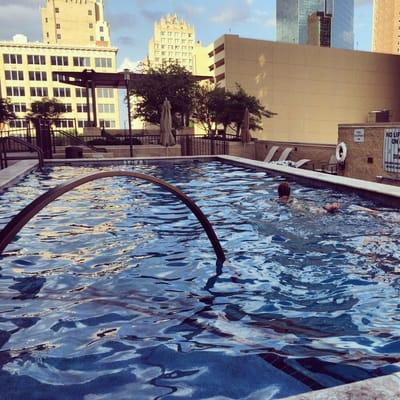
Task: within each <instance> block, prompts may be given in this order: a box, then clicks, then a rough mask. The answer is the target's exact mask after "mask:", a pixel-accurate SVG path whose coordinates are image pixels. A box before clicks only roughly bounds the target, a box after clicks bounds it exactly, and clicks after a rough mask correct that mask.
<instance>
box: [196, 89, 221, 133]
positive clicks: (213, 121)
mask: <svg viewBox="0 0 400 400" xmlns="http://www.w3.org/2000/svg"><path fill="white" fill-rule="evenodd" d="M225 103H226V95H225V90H224V89H223V88H220V87H218V86H217V87H214V86H213V85H211V84H210V83H207V84H203V85H199V86H198V87H197V90H196V93H195V97H194V107H193V112H192V118H193V120H194V121H195V122H197V123H198V124H199V125H200V126H201V127H202V128H203V129H204V130H205V131H206V132H208V133H212V132H214V131H215V129H216V127H217V125H218V121H221V120H222V119H223V115H224V113H225V109H226V107H225Z"/></svg>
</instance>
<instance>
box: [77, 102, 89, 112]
mask: <svg viewBox="0 0 400 400" xmlns="http://www.w3.org/2000/svg"><path fill="white" fill-rule="evenodd" d="M87 110H88V108H87V104H83V103H82V104H79V103H78V104H77V105H76V112H78V113H87Z"/></svg>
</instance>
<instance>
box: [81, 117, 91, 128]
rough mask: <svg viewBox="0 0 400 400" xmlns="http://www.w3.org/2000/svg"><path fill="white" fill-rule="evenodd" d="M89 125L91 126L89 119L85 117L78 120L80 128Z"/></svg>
mask: <svg viewBox="0 0 400 400" xmlns="http://www.w3.org/2000/svg"><path fill="white" fill-rule="evenodd" d="M88 126H90V123H89V121H86V120H84V119H79V120H78V128H87V127H88Z"/></svg>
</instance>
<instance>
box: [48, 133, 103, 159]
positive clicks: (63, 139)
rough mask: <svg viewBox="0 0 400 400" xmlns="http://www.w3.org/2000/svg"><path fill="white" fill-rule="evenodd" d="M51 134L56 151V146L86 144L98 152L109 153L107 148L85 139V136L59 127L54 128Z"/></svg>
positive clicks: (54, 150) (85, 145)
mask: <svg viewBox="0 0 400 400" xmlns="http://www.w3.org/2000/svg"><path fill="white" fill-rule="evenodd" d="M51 135H52V144H53V152H54V153H55V152H56V146H84V147H87V148H88V149H89V150H92V151H95V152H97V153H107V149H104V148H101V147H96V146H94V145H93V144H92V143H91V142H90V141H88V140H85V137H84V136H78V135H76V134H75V135H74V134H73V133H70V132H68V131H63V130H59V129H58V130H52V131H51Z"/></svg>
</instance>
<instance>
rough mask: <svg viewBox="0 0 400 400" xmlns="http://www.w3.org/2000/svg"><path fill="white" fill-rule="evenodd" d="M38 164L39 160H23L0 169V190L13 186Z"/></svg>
mask: <svg viewBox="0 0 400 400" xmlns="http://www.w3.org/2000/svg"><path fill="white" fill-rule="evenodd" d="M38 166H39V162H38V161H37V160H23V161H18V162H16V163H15V164H13V165H11V166H10V167H8V168H5V169H2V170H0V191H2V190H5V189H7V188H8V187H10V186H13V185H14V184H15V183H17V182H18V181H19V180H20V179H22V178H24V177H25V176H26V175H28V174H29V173H30V172H31V171H33V170H34V169H36V168H37V167H38Z"/></svg>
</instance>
